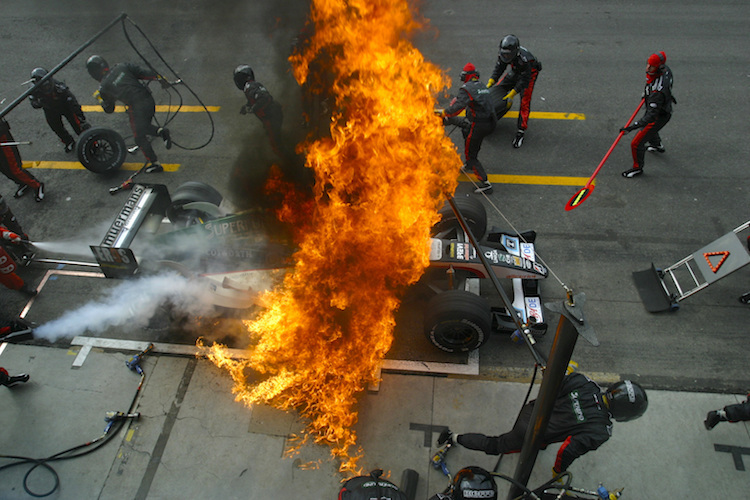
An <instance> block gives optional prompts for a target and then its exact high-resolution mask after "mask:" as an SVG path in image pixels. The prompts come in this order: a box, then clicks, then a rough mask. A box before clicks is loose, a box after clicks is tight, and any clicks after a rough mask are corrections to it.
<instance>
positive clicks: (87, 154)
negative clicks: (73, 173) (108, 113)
mask: <svg viewBox="0 0 750 500" xmlns="http://www.w3.org/2000/svg"><path fill="white" fill-rule="evenodd" d="M127 152H128V150H127V148H126V147H125V141H124V140H123V138H122V136H121V135H120V134H118V133H117V132H115V131H114V130H111V129H108V128H103V127H94V128H90V129H88V130H86V131H84V132H83V133H82V134H81V135H80V137H78V146H77V147H76V154H77V155H78V161H80V162H81V164H82V165H83V166H84V167H86V169H87V170H91V171H92V172H94V173H97V174H103V173H106V172H111V171H114V170H117V169H119V168H120V167H121V166H122V164H123V163H124V162H125V155H126V154H127Z"/></svg>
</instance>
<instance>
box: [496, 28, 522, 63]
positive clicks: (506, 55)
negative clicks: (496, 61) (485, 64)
mask: <svg viewBox="0 0 750 500" xmlns="http://www.w3.org/2000/svg"><path fill="white" fill-rule="evenodd" d="M519 47H521V43H520V42H519V41H518V37H517V36H516V35H507V36H506V37H505V38H503V40H502V41H501V42H500V60H501V61H503V62H504V63H506V64H508V63H509V62H511V61H512V60H513V59H515V57H516V56H517V55H518V49H519Z"/></svg>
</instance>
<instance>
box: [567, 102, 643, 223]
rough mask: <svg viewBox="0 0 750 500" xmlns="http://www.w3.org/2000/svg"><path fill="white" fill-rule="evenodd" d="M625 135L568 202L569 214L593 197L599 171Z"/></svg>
mask: <svg viewBox="0 0 750 500" xmlns="http://www.w3.org/2000/svg"><path fill="white" fill-rule="evenodd" d="M645 101H646V100H645V99H641V103H640V104H639V105H638V107H637V108H636V109H635V112H634V113H633V116H631V117H630V120H628V123H627V124H625V127H629V126H630V124H631V123H633V120H635V115H637V114H638V111H640V110H641V107H643V103H644V102H645ZM625 127H623V128H625ZM623 135H625V132H624V131H622V132H620V134H619V135H618V136H617V139H615V142H613V143H612V146H610V147H609V151H607V154H605V155H604V158H602V161H601V162H599V166H598V167H596V170H594V173H593V174H591V177H589V180H588V182H586V185H585V186H583V187H582V188H581V189H579V190H578V192H577V193H576V194H574V195H573V197H572V198H571V199H570V200H569V201H568V203H566V204H565V211H567V212H569V211H571V210H573V209H574V208H576V207H578V205H580V204H581V203H583V202H584V201H586V198H588V197H589V196H591V193H593V192H594V184H593V182H594V179H595V178H596V176H597V174H598V173H599V170H601V169H602V167H603V166H604V162H606V161H607V158H609V155H610V154H612V151H613V150H614V149H615V146H617V143H618V142H620V139H622V136H623Z"/></svg>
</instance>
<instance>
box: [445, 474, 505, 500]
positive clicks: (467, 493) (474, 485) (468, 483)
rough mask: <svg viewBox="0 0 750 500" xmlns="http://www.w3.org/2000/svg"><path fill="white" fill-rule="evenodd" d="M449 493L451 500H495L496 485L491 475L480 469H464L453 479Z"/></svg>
mask: <svg viewBox="0 0 750 500" xmlns="http://www.w3.org/2000/svg"><path fill="white" fill-rule="evenodd" d="M451 493H452V498H453V500H467V499H476V498H482V499H489V500H497V485H496V484H495V480H494V479H492V475H491V474H490V473H489V472H487V471H486V470H484V469H482V468H481V467H476V466H470V467H464V468H463V469H461V470H460V471H458V472H457V473H456V475H455V476H454V477H453V484H452V485H451Z"/></svg>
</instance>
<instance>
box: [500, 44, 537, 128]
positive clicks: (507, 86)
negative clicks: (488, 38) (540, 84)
mask: <svg viewBox="0 0 750 500" xmlns="http://www.w3.org/2000/svg"><path fill="white" fill-rule="evenodd" d="M508 66H510V69H509V70H508V72H507V73H506V74H505V76H503V73H504V72H505V70H506V68H507V67H508ZM540 71H542V63H541V62H540V61H539V60H538V59H536V58H535V57H534V55H533V54H532V53H531V52H529V51H528V50H527V49H526V48H525V47H519V49H518V55H516V57H514V58H513V60H512V61H510V62H509V63H506V62H503V60H502V59H501V58H500V57H499V56H498V58H497V62H496V63H495V69H494V70H493V71H492V75H491V76H490V79H491V80H494V81H496V82H497V83H495V85H497V86H499V87H500V88H501V89H503V92H504V93H505V94H507V93H508V92H510V91H511V90H515V91H516V93H517V94H518V95H520V96H521V106H520V108H519V110H518V130H526V129H527V128H528V126H529V113H531V94H532V93H533V92H534V84H535V83H536V79H537V76H539V72H540ZM501 76H502V78H500V77H501ZM498 79H499V81H498Z"/></svg>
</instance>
